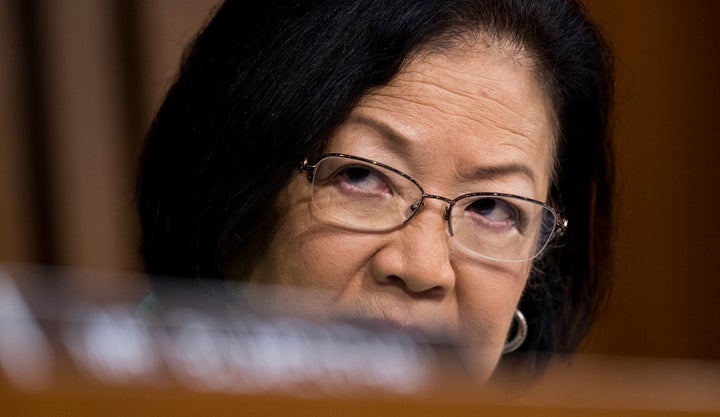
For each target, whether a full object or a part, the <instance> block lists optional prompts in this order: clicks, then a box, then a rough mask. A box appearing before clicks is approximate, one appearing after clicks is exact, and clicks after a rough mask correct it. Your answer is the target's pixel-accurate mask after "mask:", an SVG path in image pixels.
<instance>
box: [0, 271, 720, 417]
mask: <svg viewBox="0 0 720 417" xmlns="http://www.w3.org/2000/svg"><path fill="white" fill-rule="evenodd" d="M102 275H103V274H102V273H100V272H89V271H62V270H60V271H58V270H41V269H33V268H28V267H18V266H6V267H4V268H0V404H2V410H3V411H2V413H1V414H2V415H3V416H5V415H7V416H24V415H27V416H30V415H32V416H42V415H58V412H59V411H60V410H62V413H63V414H67V415H98V414H99V413H101V414H102V415H103V416H115V415H117V416H124V415H160V416H162V415H172V416H180V415H213V416H222V415H237V414H238V413H239V414H241V415H264V416H266V415H290V414H291V415H301V416H304V415H307V416H322V415H328V416H330V415H333V416H334V415H343V416H352V415H368V414H370V413H373V414H374V413H379V414H382V415H388V414H392V415H408V416H411V415H412V416H417V415H453V416H457V415H479V414H481V415H492V416H502V415H524V416H535V415H538V416H540V415H542V416H546V415H552V416H565V415H567V416H571V415H572V416H605V415H607V416H611V415H612V416H615V415H623V416H627V415H629V416H633V415H643V416H655V415H658V416H660V415H719V416H720V364H718V363H715V362H702V361H688V360H650V359H629V358H610V357H582V356H580V357H577V358H575V359H574V360H573V361H572V362H571V365H568V364H566V363H563V364H555V365H552V366H551V368H550V369H549V370H548V372H547V373H546V375H545V376H544V378H543V379H542V380H540V381H539V382H538V383H537V384H534V385H532V386H530V387H524V388H522V387H517V386H515V385H514V383H513V382H512V381H513V380H514V379H513V378H512V375H507V376H505V375H503V378H500V379H499V382H498V383H496V384H495V385H493V386H489V387H480V386H478V385H477V384H474V383H473V382H472V381H471V380H470V379H469V378H468V377H467V375H465V374H464V373H463V371H462V369H463V365H462V359H461V358H460V357H459V355H458V354H457V351H456V349H455V348H454V346H453V345H452V341H448V340H444V339H442V338H439V337H438V338H433V337H432V336H431V335H417V334H412V333H408V332H405V331H402V330H401V329H396V328H382V326H381V327H377V326H369V325H366V324H364V323H345V322H342V323H323V322H320V321H316V320H314V319H313V318H312V317H305V316H304V315H303V314H302V313H301V312H300V311H299V310H298V309H296V308H294V306H293V305H296V306H297V305H302V304H303V302H302V300H303V297H305V296H311V295H307V294H305V293H304V291H305V290H285V289H283V290H280V289H278V288H266V287H250V286H244V285H238V284H232V285H233V286H232V287H229V286H227V284H219V285H218V286H202V287H199V286H191V287H172V288H168V289H164V290H163V291H162V296H161V297H160V298H161V299H162V300H163V301H162V303H160V304H157V302H156V301H155V302H153V300H152V299H150V300H146V301H145V302H143V303H142V305H141V306H140V307H138V305H139V304H140V301H141V300H142V299H143V298H144V297H145V295H146V294H147V292H148V288H149V287H148V286H147V283H146V282H144V281H143V280H144V278H142V277H132V278H128V279H126V280H124V282H127V283H128V287H127V288H104V289H102V290H100V289H101V288H102V287H101V286H99V285H98V284H97V283H98V282H102V281H103V276H102ZM81 276H84V277H81ZM112 282H120V280H112ZM88 283H93V284H88ZM148 303H150V304H153V305H150V306H148V305H147V304H148ZM505 381H510V382H508V383H505Z"/></svg>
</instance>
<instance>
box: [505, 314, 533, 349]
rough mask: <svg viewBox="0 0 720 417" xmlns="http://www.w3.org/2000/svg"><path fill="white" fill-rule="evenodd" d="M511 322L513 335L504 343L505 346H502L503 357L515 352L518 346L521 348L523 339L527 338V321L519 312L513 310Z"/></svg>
mask: <svg viewBox="0 0 720 417" xmlns="http://www.w3.org/2000/svg"><path fill="white" fill-rule="evenodd" d="M513 322H514V323H515V334H514V335H513V337H512V339H510V340H508V341H507V342H505V346H503V351H502V353H503V354H504V355H505V354H508V353H511V352H515V351H516V350H517V349H518V348H519V347H520V346H522V344H523V342H525V338H527V332H528V325H527V320H525V316H524V315H523V313H522V312H521V311H520V310H515V315H514V316H513Z"/></svg>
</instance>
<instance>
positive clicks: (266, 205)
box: [137, 0, 614, 368]
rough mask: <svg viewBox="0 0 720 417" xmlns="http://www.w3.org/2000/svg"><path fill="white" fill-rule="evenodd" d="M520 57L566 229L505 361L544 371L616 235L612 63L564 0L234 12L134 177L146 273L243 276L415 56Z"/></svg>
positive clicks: (591, 292) (174, 92) (601, 296)
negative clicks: (479, 48)
mask: <svg viewBox="0 0 720 417" xmlns="http://www.w3.org/2000/svg"><path fill="white" fill-rule="evenodd" d="M474 33H481V34H488V35H491V36H493V37H496V38H497V39H502V40H509V41H511V42H512V43H513V44H515V45H518V46H520V47H521V48H522V49H523V50H524V51H527V52H528V53H529V54H530V57H531V58H532V59H531V61H532V62H533V64H534V66H535V67H536V68H535V70H536V72H537V74H538V75H539V77H540V78H539V79H540V80H541V82H542V83H543V84H544V88H545V89H546V91H548V93H549V97H550V99H551V101H552V103H553V106H554V110H555V116H556V120H557V123H558V125H557V173H556V178H555V181H554V183H553V186H552V190H551V198H552V200H553V202H555V203H556V204H559V205H560V206H561V208H562V210H563V211H564V213H565V215H566V217H567V218H568V219H569V229H568V232H567V234H566V236H565V237H564V239H563V240H562V244H561V245H558V247H556V248H554V249H553V250H552V251H549V252H548V253H547V254H546V255H545V256H544V257H543V258H542V259H540V260H539V261H537V262H536V264H535V267H534V268H533V273H532V276H531V279H530V281H529V283H528V286H527V288H526V290H525V293H524V294H523V297H522V299H521V304H520V309H521V310H522V311H523V312H524V313H525V316H526V317H527V318H528V323H529V334H528V339H527V341H526V343H525V344H524V345H523V346H522V347H521V349H520V351H519V352H518V353H515V354H512V355H510V359H511V358H512V357H513V355H515V357H517V358H522V360H521V362H522V363H523V364H524V365H525V366H527V367H529V368H541V367H542V365H543V364H544V363H545V362H546V359H547V355H546V354H550V353H553V352H573V351H575V350H576V349H577V348H578V346H579V344H580V342H581V340H582V339H583V337H584V336H585V335H586V333H587V332H588V330H589V327H590V326H591V324H592V323H593V320H594V318H595V316H596V315H597V312H598V310H599V308H600V307H601V305H602V304H603V302H604V300H605V298H606V294H607V292H608V286H609V285H608V284H609V278H610V273H609V271H610V231H611V230H612V186H613V173H614V169H613V162H612V161H613V160H612V147H611V130H610V126H611V123H610V121H611V109H612V98H613V79H612V62H613V59H612V55H611V52H610V48H609V47H608V45H607V43H606V42H605V40H604V39H603V37H602V35H601V34H600V32H599V31H598V29H597V28H596V26H595V25H594V24H593V23H592V22H591V21H590V20H589V19H588V17H587V15H586V12H585V11H584V9H583V7H582V6H581V4H580V3H579V2H577V1H572V0H407V1H400V0H303V1H300V0H287V1H279V0H275V1H272V0H229V1H226V2H225V3H224V4H222V5H221V6H220V7H219V8H218V10H217V11H216V13H215V15H214V17H213V18H212V19H211V20H210V21H209V23H208V24H207V26H206V27H205V28H204V29H203V30H202V31H201V32H200V34H199V35H198V37H197V38H196V39H195V41H194V42H193V43H192V45H191V46H190V47H189V49H188V50H187V51H186V54H185V56H184V59H183V64H182V67H181V71H180V73H179V76H178V78H177V80H176V81H175V83H174V85H173V86H172V87H171V89H170V91H169V92H168V94H167V97H166V99H165V101H164V103H163V104H162V106H161V108H160V109H159V111H158V113H157V116H156V118H155V120H154V122H153V124H152V126H151V129H150V130H149V133H148V135H147V139H146V142H145V147H144V150H143V153H142V155H141V160H140V169H139V171H138V181H137V198H138V207H139V212H140V220H141V228H142V255H143V258H144V261H145V265H146V269H147V271H148V272H149V273H151V274H155V275H163V276H176V277H194V278H203V279H207V278H210V279H223V278H224V271H223V260H224V259H223V254H224V251H225V250H226V249H227V248H228V246H229V245H232V246H234V247H236V248H239V252H240V253H242V254H243V256H244V259H245V260H246V261H247V264H248V267H250V266H251V265H252V262H253V259H255V258H256V257H257V256H258V254H259V253H261V252H262V250H263V249H264V247H265V245H266V244H267V239H268V236H270V235H271V234H272V228H273V225H274V223H275V219H276V217H275V216H276V215H277V214H276V213H274V212H273V203H274V202H275V200H276V198H277V196H278V195H279V193H280V192H281V191H282V190H283V188H284V187H285V186H286V185H287V184H288V182H289V180H290V179H291V178H292V175H293V173H294V172H295V170H296V168H297V166H298V163H299V162H300V161H301V160H302V159H303V158H304V157H306V156H312V155H318V154H319V152H321V151H322V149H323V147H324V146H325V143H326V142H327V140H328V138H329V137H330V136H331V134H332V133H333V131H334V129H335V128H336V127H337V126H338V125H339V124H340V123H342V122H343V120H344V119H345V117H346V116H347V115H348V113H349V112H350V111H351V110H352V108H353V107H354V105H355V104H356V103H357V102H358V100H359V99H360V98H361V97H362V96H363V95H364V94H367V93H368V91H370V90H371V89H373V88H375V87H379V86H382V85H384V84H386V83H388V82H389V81H390V80H391V79H392V78H393V77H394V76H395V75H396V74H397V72H398V71H399V70H400V68H401V67H402V65H403V63H406V62H407V61H408V60H409V59H411V58H412V54H413V53H414V52H416V51H418V50H419V49H421V48H423V47H426V46H428V45H439V43H442V42H446V41H447V40H455V41H458V42H459V41H460V40H461V39H462V37H463V36H465V35H468V34H474Z"/></svg>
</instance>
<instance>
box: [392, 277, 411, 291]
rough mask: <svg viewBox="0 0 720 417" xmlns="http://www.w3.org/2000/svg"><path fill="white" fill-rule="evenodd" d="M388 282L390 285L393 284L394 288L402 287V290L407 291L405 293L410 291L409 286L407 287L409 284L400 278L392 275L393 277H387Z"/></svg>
mask: <svg viewBox="0 0 720 417" xmlns="http://www.w3.org/2000/svg"><path fill="white" fill-rule="evenodd" d="M387 282H388V283H390V284H392V285H394V286H396V287H400V288H402V289H403V290H405V291H407V290H408V286H407V284H406V283H405V281H404V280H403V279H402V278H400V277H398V276H395V275H391V276H389V277H387Z"/></svg>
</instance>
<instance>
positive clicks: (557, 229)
mask: <svg viewBox="0 0 720 417" xmlns="http://www.w3.org/2000/svg"><path fill="white" fill-rule="evenodd" d="M330 157H339V158H347V159H353V160H356V161H360V162H365V163H367V164H370V165H375V166H378V167H381V168H384V169H387V170H390V171H392V172H394V173H396V174H398V175H400V176H402V177H404V178H406V179H407V180H409V181H410V182H412V183H413V184H415V186H416V187H417V188H418V189H419V190H420V193H421V195H420V201H419V202H417V203H414V204H413V205H412V206H410V208H411V210H412V214H410V216H409V217H408V218H407V219H405V221H403V222H402V223H401V224H399V225H397V226H396V227H402V226H404V225H406V224H408V223H409V222H410V220H412V219H413V218H414V217H415V216H416V215H417V214H418V213H419V212H420V209H421V208H422V207H423V206H424V205H425V199H426V198H430V199H435V200H440V201H442V202H444V203H446V204H447V207H445V215H444V216H443V220H445V221H446V222H447V223H448V231H449V232H450V236H451V237H452V236H454V233H453V229H452V217H451V216H450V213H451V211H452V209H453V207H454V206H455V204H457V203H458V202H459V201H461V200H464V199H466V198H471V197H507V198H514V199H519V200H522V201H526V202H529V203H533V204H537V205H540V206H542V207H544V208H545V209H547V210H550V212H552V213H553V215H554V217H555V223H554V224H553V230H552V233H550V235H549V236H548V238H547V241H546V242H545V245H544V246H543V247H542V248H541V249H540V250H539V251H538V253H537V254H535V255H534V256H533V257H531V258H529V259H524V260H517V261H515V260H501V259H494V258H488V259H493V260H496V261H499V262H527V261H531V260H533V259H535V258H537V257H538V256H540V254H541V253H543V251H544V250H545V248H546V247H547V245H548V243H550V242H551V241H552V240H553V239H555V238H556V237H559V236H562V235H564V234H565V232H566V231H567V227H568V219H566V218H565V217H564V216H563V215H562V214H561V213H560V212H559V211H558V210H557V209H556V208H555V207H553V206H551V205H550V204H547V203H543V202H542V201H539V200H535V199H532V198H529V197H524V196H521V195H516V194H508V193H496V192H474V193H466V194H461V195H459V196H457V197H455V198H454V199H451V198H448V197H443V196H441V195H437V194H428V193H426V192H425V189H424V188H423V187H422V186H421V185H420V183H419V182H418V181H417V180H416V179H415V178H413V177H411V176H410V175H408V174H406V173H404V172H402V171H400V170H399V169H397V168H393V167H391V166H389V165H386V164H383V163H382V162H378V161H375V160H372V159H368V158H363V157H361V156H355V155H350V154H344V153H336V152H330V153H325V154H322V155H320V156H319V157H318V159H317V161H316V162H315V163H314V164H312V165H310V164H308V159H307V158H305V159H303V161H302V162H301V163H300V164H299V166H298V171H300V172H303V171H307V173H308V177H307V178H308V180H309V181H310V184H313V181H314V175H315V170H316V168H317V166H318V164H320V162H322V161H323V159H326V158H330ZM478 256H482V257H484V256H483V255H480V254H478Z"/></svg>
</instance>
